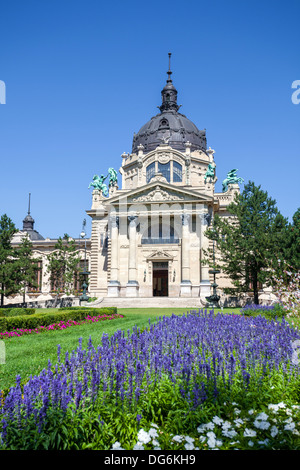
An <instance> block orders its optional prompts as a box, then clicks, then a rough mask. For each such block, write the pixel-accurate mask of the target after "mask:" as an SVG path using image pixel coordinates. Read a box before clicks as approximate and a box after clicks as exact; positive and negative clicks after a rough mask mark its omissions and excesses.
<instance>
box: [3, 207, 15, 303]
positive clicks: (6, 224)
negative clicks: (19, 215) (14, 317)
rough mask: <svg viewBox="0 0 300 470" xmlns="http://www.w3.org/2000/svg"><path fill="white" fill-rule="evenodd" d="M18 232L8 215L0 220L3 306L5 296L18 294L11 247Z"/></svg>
mask: <svg viewBox="0 0 300 470" xmlns="http://www.w3.org/2000/svg"><path fill="white" fill-rule="evenodd" d="M16 232H17V229H16V227H15V224H14V223H13V221H12V220H11V219H10V218H9V217H8V216H7V215H6V214H4V215H2V216H1V219H0V294H1V306H2V305H3V304H4V296H9V295H12V294H15V293H16V282H15V266H14V249H13V247H12V245H11V241H12V238H13V236H14V234H15V233H16Z"/></svg>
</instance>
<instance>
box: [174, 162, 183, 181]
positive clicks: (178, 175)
mask: <svg viewBox="0 0 300 470" xmlns="http://www.w3.org/2000/svg"><path fill="white" fill-rule="evenodd" d="M181 182H182V166H181V165H180V163H177V162H175V161H174V162H173V183H181Z"/></svg>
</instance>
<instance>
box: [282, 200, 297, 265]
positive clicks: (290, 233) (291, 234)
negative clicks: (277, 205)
mask: <svg viewBox="0 0 300 470" xmlns="http://www.w3.org/2000/svg"><path fill="white" fill-rule="evenodd" d="M284 245H285V246H284V255H283V257H284V258H283V259H284V260H285V262H286V263H288V265H289V270H291V269H292V271H294V272H299V271H300V207H299V208H298V209H297V210H296V212H295V214H294V215H293V220H292V223H290V224H289V225H288V227H287V233H286V236H285V243H284Z"/></svg>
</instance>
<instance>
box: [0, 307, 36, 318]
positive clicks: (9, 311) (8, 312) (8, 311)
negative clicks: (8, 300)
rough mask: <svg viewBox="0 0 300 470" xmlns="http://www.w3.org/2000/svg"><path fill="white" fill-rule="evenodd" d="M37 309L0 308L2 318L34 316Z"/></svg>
mask: <svg viewBox="0 0 300 470" xmlns="http://www.w3.org/2000/svg"><path fill="white" fill-rule="evenodd" d="M34 313H35V308H0V317H18V316H19V315H33V314H34Z"/></svg>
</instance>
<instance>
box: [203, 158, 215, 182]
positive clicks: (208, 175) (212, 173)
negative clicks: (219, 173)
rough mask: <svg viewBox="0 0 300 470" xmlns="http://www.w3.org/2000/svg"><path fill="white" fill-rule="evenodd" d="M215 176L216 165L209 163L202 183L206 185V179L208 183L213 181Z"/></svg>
mask: <svg viewBox="0 0 300 470" xmlns="http://www.w3.org/2000/svg"><path fill="white" fill-rule="evenodd" d="M215 176H216V165H215V164H214V163H209V164H208V168H207V172H206V173H205V176H204V183H206V180H207V178H209V179H210V183H211V182H212V181H213V180H214V179H215Z"/></svg>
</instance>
